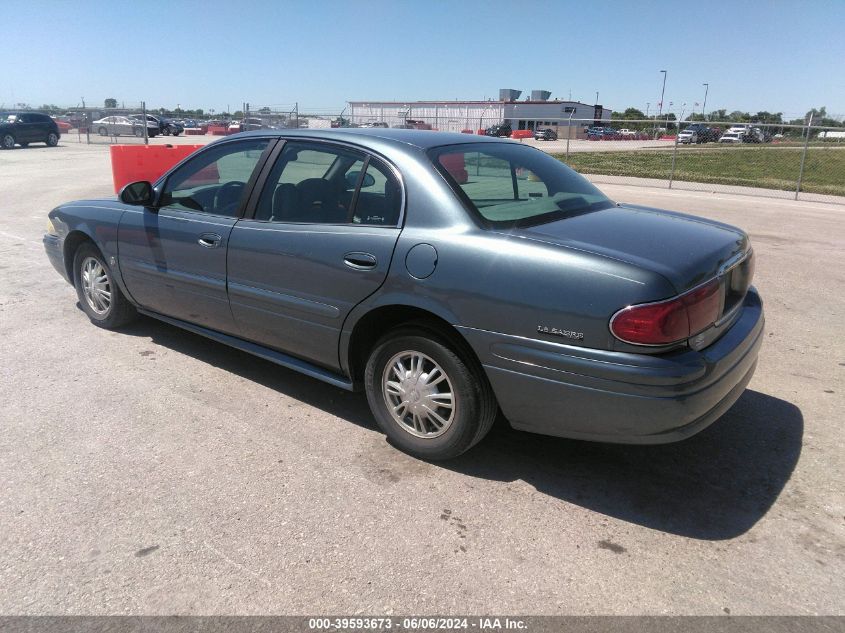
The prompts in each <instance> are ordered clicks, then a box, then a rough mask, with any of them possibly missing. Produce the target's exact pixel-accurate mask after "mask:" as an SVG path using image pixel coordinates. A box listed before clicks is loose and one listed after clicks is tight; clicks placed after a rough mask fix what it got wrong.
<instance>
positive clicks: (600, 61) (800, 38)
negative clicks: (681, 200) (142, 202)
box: [0, 0, 845, 116]
mask: <svg viewBox="0 0 845 633" xmlns="http://www.w3.org/2000/svg"><path fill="white" fill-rule="evenodd" d="M666 9H669V10H666ZM670 11H671V12H670ZM843 25H845V0H815V1H809V2H803V3H794V2H781V1H780V0H770V1H768V2H759V1H758V2H743V1H741V0H739V1H737V0H734V1H731V2H725V1H722V0H711V1H710V2H707V3H704V4H695V5H694V4H690V3H663V2H661V3H656V4H654V5H650V4H648V3H634V2H615V1H608V0H603V1H602V2H584V1H583V0H582V1H580V2H568V1H567V2H563V1H559V2H535V1H532V0H509V1H507V2H498V1H495V0H486V1H483V2H475V1H465V2H463V1H460V0H453V1H452V2H447V1H443V0H427V1H425V2H412V1H403V0H392V1H389V2H382V1H381V0H368V1H364V2H360V1H359V2H353V1H352V0H345V1H344V2H328V1H322V0H311V1H309V2H287V1H284V0H282V1H270V0H253V1H251V2H228V1H226V2H223V1H217V0H210V1H207V2H201V3H200V2H190V3H189V2H178V1H172V0H171V1H170V2H165V1H162V0H133V1H132V2H124V1H121V0H111V1H109V2H91V1H86V0H75V1H73V2H58V1H55V2H45V1H43V0H41V1H39V0H32V1H29V2H20V3H14V11H8V10H7V11H6V12H4V36H3V38H2V43H1V44H0V51H2V59H3V80H2V82H0V104H4V103H5V106H6V107H9V106H10V105H11V104H14V103H17V102H26V103H30V104H32V105H36V106H37V105H41V104H42V103H56V104H59V105H62V106H73V105H76V104H77V103H79V100H80V98H81V97H85V100H86V103H88V104H98V105H100V104H102V102H103V99H105V98H106V97H114V98H116V99H117V100H118V101H119V102H125V103H126V104H127V105H128V104H129V103H137V102H140V101H141V100H145V101H146V102H147V105H148V106H155V107H158V106H164V107H167V108H174V107H176V106H177V105H181V106H182V107H183V108H187V107H191V108H195V107H201V108H204V109H206V110H209V109H210V108H214V109H215V110H216V111H221V110H223V109H225V108H226V106H227V104H228V105H230V106H231V107H232V109H237V108H239V107H240V104H241V103H242V102H244V101H249V102H250V103H251V104H252V105H253V107H255V106H261V105H269V104H283V103H292V102H294V101H298V102H299V103H300V104H302V105H303V106H304V107H305V108H306V109H314V108H323V109H335V110H336V111H339V110H340V109H342V108H343V105H344V103H345V101H346V100H348V99H354V100H377V99H389V100H417V99H483V98H486V97H496V96H497V95H498V89H499V88H505V87H507V88H517V89H521V90H523V91H529V90H531V89H547V90H551V91H552V98H555V97H557V98H561V99H567V98H569V95H570V91H571V95H572V98H573V99H577V100H581V101H585V102H587V103H593V102H594V101H595V93H596V91H598V92H599V102H600V103H603V104H604V105H605V106H608V107H611V108H613V109H615V110H621V109H624V108H625V107H628V106H634V107H638V108H640V109H642V110H645V108H646V103H647V102H650V103H651V108H652V110H653V109H654V108H655V107H656V103H657V101H658V100H659V98H660V87H661V78H662V75H661V74H660V70H661V69H666V70H667V71H668V81H667V84H666V97H665V104H666V107H667V108H668V104H669V102H670V101H672V102H674V104H675V106H673V110H674V111H679V109H680V104H681V103H683V102H686V103H687V110H689V108H691V107H693V106H692V104H693V103H694V102H696V101H698V102H699V103H700V102H701V101H702V99H703V96H704V88H703V86H702V83H703V82H709V84H710V94H709V96H708V100H707V109H708V110H714V109H717V108H727V109H728V110H729V111H730V110H734V109H740V110H749V111H752V112H754V111H757V110H761V109H766V110H770V111H783V112H784V113H786V114H787V115H789V116H799V115H802V114H803V113H804V112H806V111H807V110H809V109H810V108H811V107H820V106H827V111H828V113H834V114H840V115H845V75H843V60H845V35H843V32H842V27H843ZM699 107H700V106H699Z"/></svg>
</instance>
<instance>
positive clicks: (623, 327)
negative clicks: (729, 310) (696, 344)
mask: <svg viewBox="0 0 845 633" xmlns="http://www.w3.org/2000/svg"><path fill="white" fill-rule="evenodd" d="M721 309H722V293H721V291H720V286H719V280H718V279H714V280H713V281H710V282H708V283H706V284H704V285H703V286H699V287H698V288H695V289H693V290H691V291H690V292H688V293H686V294H683V295H681V296H679V297H675V298H674V299H668V300H667V301H661V302H659V303H649V304H644V305H638V306H636V305H635V306H631V307H629V308H625V309H624V310H622V311H620V312H617V313H616V316H614V317H613V319H612V320H611V322H610V331H611V332H612V333H613V335H614V336H615V337H616V338H618V339H619V340H621V341H624V342H626V343H633V344H635V345H669V344H671V343H677V342H678V341H682V340H684V339H687V338H689V337H690V336H693V335H695V334H698V333H699V332H701V331H702V330H704V329H706V328H708V327H710V326H711V325H712V324H713V323H715V322H716V320H717V319H718V318H719V313H720V311H721Z"/></svg>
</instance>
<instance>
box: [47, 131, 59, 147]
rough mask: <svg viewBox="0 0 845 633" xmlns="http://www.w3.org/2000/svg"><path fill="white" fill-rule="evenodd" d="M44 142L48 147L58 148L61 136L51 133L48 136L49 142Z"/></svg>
mask: <svg viewBox="0 0 845 633" xmlns="http://www.w3.org/2000/svg"><path fill="white" fill-rule="evenodd" d="M44 142H45V143H47V147H56V145H58V144H59V135H58V134H56V133H55V132H50V133H49V134H48V135H47V140H45V141H44Z"/></svg>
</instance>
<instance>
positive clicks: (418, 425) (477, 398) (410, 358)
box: [364, 328, 498, 460]
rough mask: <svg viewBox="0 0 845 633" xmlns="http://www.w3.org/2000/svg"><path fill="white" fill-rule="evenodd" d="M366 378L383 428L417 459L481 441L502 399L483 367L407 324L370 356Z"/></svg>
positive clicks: (439, 456) (443, 455)
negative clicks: (495, 395) (497, 401)
mask: <svg viewBox="0 0 845 633" xmlns="http://www.w3.org/2000/svg"><path fill="white" fill-rule="evenodd" d="M364 381H365V387H366V392H367V401H368V402H369V404H370V409H371V410H372V412H373V415H374V416H375V418H376V421H377V422H378V424H379V426H380V427H381V429H382V430H383V431H384V432H385V434H386V435H387V437H388V439H389V440H390V441H391V443H393V444H394V445H395V446H397V447H398V448H399V449H401V450H403V451H405V452H406V453H409V454H411V455H414V456H415V457H419V458H422V459H430V460H442V459H451V458H453V457H457V456H458V455H460V454H461V453H463V452H465V451H466V450H468V449H469V448H471V447H472V446H473V445H474V444H476V443H477V442H479V441H480V440H481V439H482V438H483V437H484V436H485V435H486V434H487V432H488V431H489V430H490V428H491V427H492V425H493V422H494V421H495V419H496V413H497V411H498V407H497V405H496V399H495V397H494V396H493V391H492V389H491V387H490V385H489V383H488V382H487V378H486V377H485V376H484V375H483V373H481V370H480V368H475V366H474V364H473V363H472V362H470V361H468V360H465V358H463V354H461V353H459V351H457V349H456V348H455V347H454V346H452V345H450V344H449V343H447V342H446V340H445V339H441V338H440V337H438V336H437V335H435V334H433V333H430V332H428V331H425V330H419V329H412V328H403V329H399V330H395V331H394V332H392V333H389V334H388V335H387V336H385V337H384V338H383V339H381V341H379V343H377V344H376V346H375V348H374V349H373V351H372V353H371V354H370V357H369V360H368V362H367V367H366V371H365V376H364Z"/></svg>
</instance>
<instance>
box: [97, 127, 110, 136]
mask: <svg viewBox="0 0 845 633" xmlns="http://www.w3.org/2000/svg"><path fill="white" fill-rule="evenodd" d="M97 132H98V133H99V134H100V136H108V135H109V131H108V130H107V129H106V128H104V127H101V128H100V129H99V130H97Z"/></svg>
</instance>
